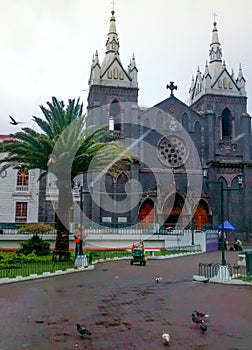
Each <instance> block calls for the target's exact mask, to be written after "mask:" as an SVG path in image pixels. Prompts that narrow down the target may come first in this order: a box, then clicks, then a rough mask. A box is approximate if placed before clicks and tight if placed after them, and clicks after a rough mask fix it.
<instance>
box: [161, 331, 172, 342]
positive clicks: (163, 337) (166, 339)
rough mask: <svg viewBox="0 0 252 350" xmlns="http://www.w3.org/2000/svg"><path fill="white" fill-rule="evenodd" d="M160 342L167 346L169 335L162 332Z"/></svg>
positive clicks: (169, 339)
mask: <svg viewBox="0 0 252 350" xmlns="http://www.w3.org/2000/svg"><path fill="white" fill-rule="evenodd" d="M162 341H163V344H165V345H169V344H170V341H171V337H170V335H169V334H168V333H165V331H163V334H162Z"/></svg>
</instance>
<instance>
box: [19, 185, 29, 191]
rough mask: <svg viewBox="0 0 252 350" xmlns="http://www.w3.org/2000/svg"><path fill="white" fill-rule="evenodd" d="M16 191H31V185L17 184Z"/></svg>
mask: <svg viewBox="0 0 252 350" xmlns="http://www.w3.org/2000/svg"><path fill="white" fill-rule="evenodd" d="M16 191H17V192H28V191H29V186H28V185H17V186H16Z"/></svg>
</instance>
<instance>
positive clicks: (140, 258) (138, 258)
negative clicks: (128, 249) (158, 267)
mask: <svg viewBox="0 0 252 350" xmlns="http://www.w3.org/2000/svg"><path fill="white" fill-rule="evenodd" d="M146 262H147V258H146V256H145V251H144V249H143V248H135V249H133V250H132V259H131V260H130V265H133V264H135V263H138V264H140V265H143V266H145V265H146Z"/></svg>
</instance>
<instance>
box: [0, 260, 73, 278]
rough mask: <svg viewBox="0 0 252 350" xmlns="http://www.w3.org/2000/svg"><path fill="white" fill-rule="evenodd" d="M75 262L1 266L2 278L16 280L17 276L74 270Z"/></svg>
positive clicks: (45, 262) (0, 276)
mask: <svg viewBox="0 0 252 350" xmlns="http://www.w3.org/2000/svg"><path fill="white" fill-rule="evenodd" d="M74 267H75V266H74V261H73V260H69V261H59V262H53V261H42V262H35V263H13V264H8V265H7V264H6V265H2V266H1V265H0V278H6V277H9V278H15V277H16V276H23V277H26V276H29V275H32V274H37V275H42V274H43V272H55V271H57V270H63V271H65V270H67V269H68V268H74Z"/></svg>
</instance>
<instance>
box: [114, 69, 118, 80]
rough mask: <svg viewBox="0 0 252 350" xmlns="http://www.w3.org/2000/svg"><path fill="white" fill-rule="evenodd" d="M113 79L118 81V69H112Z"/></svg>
mask: <svg viewBox="0 0 252 350" xmlns="http://www.w3.org/2000/svg"><path fill="white" fill-rule="evenodd" d="M114 79H118V68H114Z"/></svg>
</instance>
